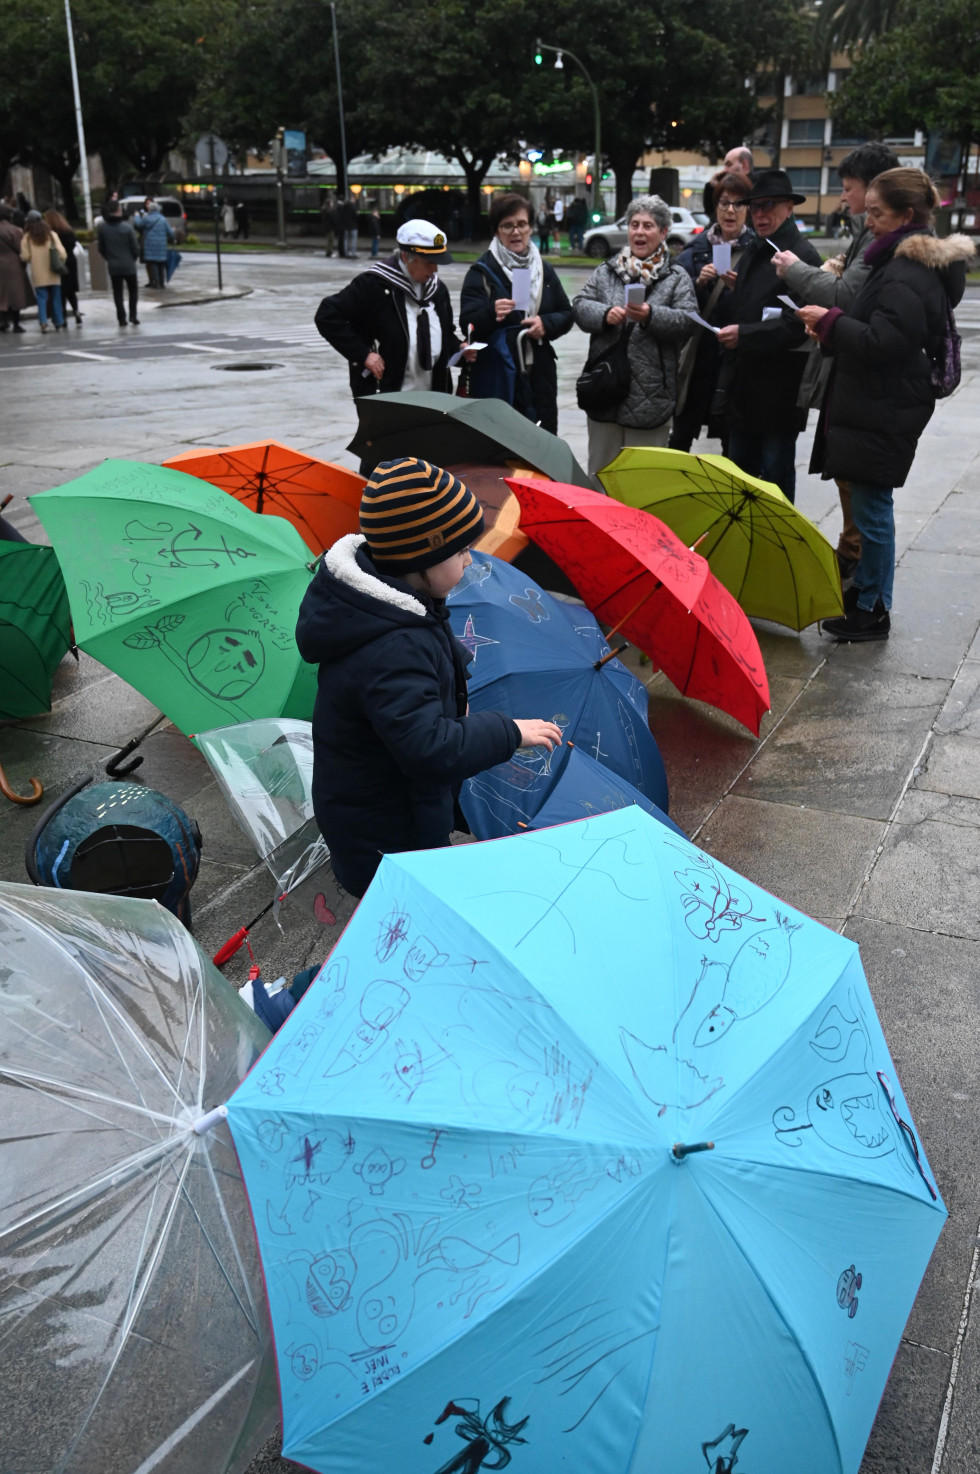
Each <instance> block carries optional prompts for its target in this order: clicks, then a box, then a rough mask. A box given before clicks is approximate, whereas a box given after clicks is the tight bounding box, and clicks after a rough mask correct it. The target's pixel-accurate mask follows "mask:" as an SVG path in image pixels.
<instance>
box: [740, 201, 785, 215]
mask: <svg viewBox="0 0 980 1474" xmlns="http://www.w3.org/2000/svg"><path fill="white" fill-rule="evenodd" d="M785 203H786V201H785V200H749V209H750V210H762V211H764V212H765V213H767V214H768V212H769V211H770V210H771V209H772V207H773V206H774V205H784V204H785Z"/></svg>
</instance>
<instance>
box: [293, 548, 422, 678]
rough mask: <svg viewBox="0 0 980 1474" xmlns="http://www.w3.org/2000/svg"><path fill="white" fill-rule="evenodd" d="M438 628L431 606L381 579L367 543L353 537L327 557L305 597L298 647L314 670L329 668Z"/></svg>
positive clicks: (399, 581)
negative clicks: (389, 638) (375, 645)
mask: <svg viewBox="0 0 980 1474" xmlns="http://www.w3.org/2000/svg"><path fill="white" fill-rule="evenodd" d="M438 623H439V616H438V615H437V614H436V612H435V607H434V605H433V604H432V602H431V601H428V600H424V599H423V597H422V596H416V595H415V593H414V592H413V591H412V589H410V588H409V586H408V585H407V584H406V583H405V582H404V581H403V580H402V579H400V578H395V577H392V576H389V575H388V574H384V573H380V572H379V571H378V570H377V569H376V568H375V566H374V564H373V563H372V561H371V557H370V554H369V553H368V550H367V544H366V542H365V539H364V537H363V536H362V535H361V534H360V533H358V532H351V533H348V534H347V536H346V537H342V538H340V539H339V541H338V542H335V543H334V545H333V547H332V548H331V549H330V551H329V552H328V553H326V554H325V556H324V558H323V562H322V563H321V564H320V567H319V568H318V569H317V574H316V577H315V578H314V580H313V582H312V583H311V584H310V586H309V588H308V589H307V591H306V593H305V595H304V596H303V602H302V604H301V605H300V611H299V620H298V622H297V625H296V644H297V645H298V646H299V653H300V654H301V655H302V657H303V659H304V660H306V661H309V662H310V664H317V663H319V664H324V663H326V664H330V663H331V662H332V661H335V660H340V659H342V658H343V657H344V656H345V655H349V654H351V652H352V651H355V650H360V649H362V648H363V647H364V646H365V645H367V644H370V643H371V642H372V641H373V640H377V639H380V638H381V637H382V636H383V635H389V634H391V633H392V632H393V631H395V630H404V629H416V630H418V629H421V628H423V627H424V626H425V625H426V624H433V625H436V624H438Z"/></svg>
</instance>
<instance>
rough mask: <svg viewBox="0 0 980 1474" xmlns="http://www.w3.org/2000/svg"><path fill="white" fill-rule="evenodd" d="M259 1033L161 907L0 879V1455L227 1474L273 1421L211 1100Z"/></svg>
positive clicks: (249, 1256) (81, 1465) (98, 1466)
mask: <svg viewBox="0 0 980 1474" xmlns="http://www.w3.org/2000/svg"><path fill="white" fill-rule="evenodd" d="M268 1037H269V1036H268V1033H267V1031H266V1029H265V1028H264V1027H263V1025H262V1024H260V1023H259V1021H258V1020H257V1019H256V1017H255V1015H254V1014H253V1013H252V1012H251V1011H250V1010H249V1009H248V1008H246V1006H245V1005H244V1003H242V1002H241V1001H240V1000H239V998H238V997H237V995H236V994H235V992H234V990H233V989H232V988H230V987H229V986H228V985H227V984H226V983H225V982H224V980H223V979H222V978H221V977H220V976H219V975H218V974H217V973H216V972H215V971H214V970H213V968H212V967H211V966H210V964H209V963H208V962H207V961H206V960H205V958H204V956H203V955H202V953H201V952H200V950H199V948H198V947H197V945H196V943H195V942H194V941H193V939H192V938H191V937H190V935H189V934H188V933H187V932H186V931H185V930H184V928H183V927H182V926H181V925H180V923H179V922H178V921H177V920H176V919H175V918H174V917H173V916H172V915H171V914H170V912H169V911H167V910H165V909H164V908H163V907H161V906H158V905H156V904H155V903H154V902H151V901H136V900H126V899H121V898H119V897H115V896H102V895H89V894H86V893H82V892H78V891H69V892H64V893H62V892H58V891H54V890H38V889H35V888H34V887H31V886H19V885H2V886H0V1119H2V1121H3V1127H4V1130H3V1172H2V1174H0V1325H2V1328H3V1348H4V1354H3V1355H2V1357H0V1406H2V1407H3V1410H4V1432H3V1459H2V1465H3V1467H4V1469H9V1470H13V1469H17V1470H23V1471H25V1474H26V1471H30V1474H35V1471H37V1474H40V1471H42V1470H43V1471H44V1474H149V1471H150V1470H153V1469H159V1470H160V1471H166V1474H192V1471H193V1474H199V1471H202V1470H207V1471H208V1474H231V1471H238V1470H241V1469H244V1468H245V1466H246V1465H247V1464H248V1462H249V1460H250V1459H251V1458H252V1457H253V1455H254V1452H255V1449H256V1447H257V1446H258V1444H259V1443H260V1442H261V1440H262V1439H263V1438H264V1437H265V1436H267V1435H268V1434H269V1433H270V1432H271V1431H272V1429H273V1428H274V1426H275V1422H276V1413H277V1399H276V1393H275V1376H274V1368H273V1365H272V1362H271V1359H270V1356H269V1339H268V1321H267V1309H266V1303H265V1294H264V1289H263V1283H262V1276H261V1272H260V1270H259V1266H258V1261H257V1258H256V1251H255V1241H254V1235H253V1232H252V1227H251V1222H250V1217H249V1212H248V1207H247V1203H246V1199H245V1193H244V1189H243V1186H242V1181H241V1177H240V1174H239V1169H238V1162H237V1158H236V1156H235V1152H234V1149H233V1147H232V1144H231V1139H230V1136H229V1134H228V1128H227V1126H226V1125H225V1123H224V1120H223V1112H222V1111H219V1110H215V1109H213V1107H215V1106H216V1104H217V1103H218V1102H220V1101H223V1100H225V1099H226V1098H227V1096H228V1093H229V1091H230V1090H233V1089H234V1088H235V1086H236V1085H237V1084H238V1082H239V1081H240V1080H241V1079H242V1078H243V1077H244V1076H245V1074H246V1073H247V1071H248V1070H249V1068H250V1067H251V1065H252V1064H253V1062H254V1061H255V1059H256V1058H257V1056H258V1054H259V1053H260V1052H261V1050H262V1048H263V1047H264V1045H265V1043H266V1042H267V1041H268Z"/></svg>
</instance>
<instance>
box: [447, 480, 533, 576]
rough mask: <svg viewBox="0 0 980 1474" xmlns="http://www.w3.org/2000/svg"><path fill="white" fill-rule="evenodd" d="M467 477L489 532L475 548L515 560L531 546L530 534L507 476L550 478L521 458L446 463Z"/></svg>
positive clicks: (467, 483)
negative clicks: (493, 462) (494, 462)
mask: <svg viewBox="0 0 980 1474" xmlns="http://www.w3.org/2000/svg"><path fill="white" fill-rule="evenodd" d="M446 470H447V471H452V473H453V475H454V476H458V477H459V479H460V481H464V482H465V483H466V485H467V486H468V487H469V489H470V491H472V493H473V495H474V496H475V497H476V499H477V501H478V502H479V503H480V506H481V507H482V508H483V520H484V522H485V523H486V529H487V530H486V532H485V533H484V534H483V536H482V537H481V538H480V540H479V541H478V542H476V543H474V545H473V546H474V551H476V552H478V553H492V554H493V555H494V557H495V558H502V559H503V560H504V562H505V563H513V561H514V559H515V558H516V557H517V555H518V554H519V553H522V552H523V551H524V549H525V548H526V547H527V546H528V543H529V538H528V537H527V535H526V534H525V533H523V532H522V531H521V504H520V502H519V501H518V500H517V497H516V496H515V495H514V493H513V492H512V491H511V489H510V487H509V486H508V485H507V482H506V481H505V480H504V477H505V476H508V475H510V476H520V477H521V478H522V479H523V480H525V481H550V480H551V477H550V476H545V475H544V474H543V473H542V472H541V471H535V470H534V468H533V467H532V466H524V465H521V463H520V462H519V461H505V462H504V464H503V465H502V466H490V465H485V464H484V463H483V462H481V461H457V462H454V463H453V464H452V465H451V466H447V467H446Z"/></svg>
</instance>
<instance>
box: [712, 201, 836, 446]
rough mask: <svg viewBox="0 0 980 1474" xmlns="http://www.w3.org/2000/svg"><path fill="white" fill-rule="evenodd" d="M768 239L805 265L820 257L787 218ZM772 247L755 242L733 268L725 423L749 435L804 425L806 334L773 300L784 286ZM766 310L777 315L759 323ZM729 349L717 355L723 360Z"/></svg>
mask: <svg viewBox="0 0 980 1474" xmlns="http://www.w3.org/2000/svg"><path fill="white" fill-rule="evenodd" d="M772 239H773V240H774V242H775V244H776V245H777V246H778V247H779V248H780V250H782V251H793V252H794V253H795V255H797V256H799V258H800V260H801V261H806V262H808V263H809V264H810V265H811V266H819V265H820V264H821V259H820V256H819V255H818V254H817V252H816V251H815V250H814V248H813V246H811V244H810V242H809V241H808V240H807V239H806V237H805V236H803V235H801V234H800V232H799V230H798V228H797V225H796V222H795V220H794V219H793V217H792V216H790V218H789V219H788V220H784V221H783V223H782V225H781V226H780V227H779V229H778V230H777V231H775V233H774V235H773V237H772ZM772 255H773V253H772V247H771V246H769V245H767V244H766V242H765V241H764V240H762V239H761V238H758V239H756V240H755V241H754V242H753V243H752V245H750V246H749V248H748V250H747V251H746V252H745V255H744V257H743V258H742V263H741V265H740V266H739V269H738V281H737V282H736V283H735V288H734V290H733V292H732V300H731V309H730V313H729V322H737V323H738V325H739V333H738V347H737V348H736V349H735V352H734V363H732V362H731V361H729V362H728V363H727V364H724V363H723V367H722V376H723V379H724V378H727V380H728V386H729V424H730V426H731V428H732V429H735V430H743V431H746V432H748V433H750V434H760V433H770V434H795V433H796V432H797V431H799V430H802V429H803V426H804V425H805V424H806V411H805V410H799V409H797V407H796V401H797V397H798V395H799V390H800V380H801V379H802V377H803V370H804V368H805V367H806V363H807V351H806V347H805V345H806V342H807V337H806V330H805V328H804V326H803V323H802V322H801V321H800V319H799V318H798V317H796V316H795V315H794V313H792V312H791V311H790V310H789V308H787V307H782V304H781V303H780V302H779V301H778V300H777V299H778V298H779V296H780V295H781V294H783V293H785V292H786V286H785V284H784V283H783V282H781V281H780V279H779V277H778V276H777V275H776V268H775V267H774V266H773V264H772ZM766 307H775V308H777V309H779V308H782V315H781V316H780V317H778V318H776V319H770V320H769V321H767V322H763V320H762V313H763V310H764V308H766ZM729 354H730V350H727V351H726V353H723V355H722V357H723V359H725V358H726V357H728V355H729Z"/></svg>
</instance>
